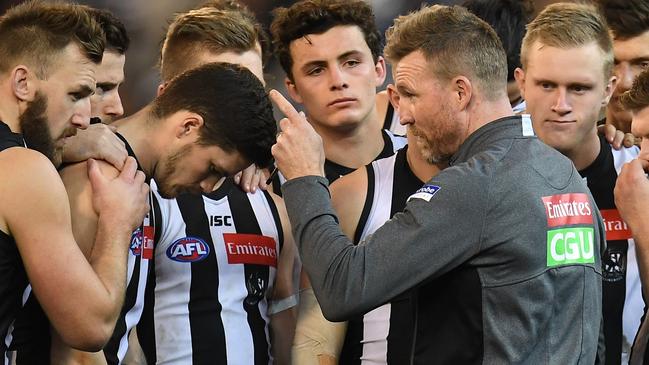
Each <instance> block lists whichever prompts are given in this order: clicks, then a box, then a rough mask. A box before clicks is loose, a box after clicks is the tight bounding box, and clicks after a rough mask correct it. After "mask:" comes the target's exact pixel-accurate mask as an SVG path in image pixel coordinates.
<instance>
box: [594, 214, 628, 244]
mask: <svg viewBox="0 0 649 365" xmlns="http://www.w3.org/2000/svg"><path fill="white" fill-rule="evenodd" d="M599 212H600V213H601V214H602V218H603V219H604V228H606V240H607V241H616V240H628V239H630V238H633V234H632V233H631V230H630V229H629V226H627V225H626V223H625V222H624V221H623V220H622V217H620V213H619V212H618V211H617V209H602V210H600V211H599Z"/></svg>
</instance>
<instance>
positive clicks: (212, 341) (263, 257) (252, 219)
mask: <svg viewBox="0 0 649 365" xmlns="http://www.w3.org/2000/svg"><path fill="white" fill-rule="evenodd" d="M153 190H155V189H153ZM157 198H159V201H160V208H161V219H160V220H158V222H160V223H159V224H160V225H161V226H162V227H163V228H162V229H161V235H160V239H159V241H158V242H157V243H156V245H155V253H154V258H155V259H154V268H153V272H154V273H155V275H151V278H150V282H149V287H148V289H147V301H146V302H147V305H146V309H145V314H144V317H143V320H142V322H141V324H140V326H138V338H139V339H140V343H141V345H142V349H143V351H144V354H145V356H146V359H147V363H148V364H270V363H272V361H273V358H272V356H271V349H270V333H269V321H270V318H269V316H268V314H267V310H268V299H267V298H268V295H269V294H270V293H271V291H272V288H273V285H274V281H275V276H276V270H277V261H278V258H279V252H280V249H281V246H282V244H283V234H282V227H281V223H280V219H279V214H278V212H277V208H276V206H275V203H274V202H273V200H272V198H271V197H270V195H269V194H268V193H266V192H258V193H256V194H246V193H244V192H242V191H241V190H239V189H238V188H236V187H235V186H234V183H233V181H232V179H226V180H225V182H224V183H223V185H222V186H221V187H219V188H218V189H217V190H215V191H213V192H212V193H210V194H206V195H198V194H186V195H181V196H179V197H178V198H176V199H175V200H173V199H162V198H161V197H159V196H158V197H157Z"/></svg>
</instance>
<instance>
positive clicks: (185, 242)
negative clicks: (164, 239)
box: [167, 237, 210, 262]
mask: <svg viewBox="0 0 649 365" xmlns="http://www.w3.org/2000/svg"><path fill="white" fill-rule="evenodd" d="M209 253H210V247H209V246H208V245H207V243H205V241H203V240H202V239H200V238H196V237H183V238H180V239H178V240H176V241H175V242H174V243H172V244H171V246H169V248H167V257H169V258H170V259H172V260H174V261H177V262H197V261H201V260H203V259H205V258H206V257H207V255H209Z"/></svg>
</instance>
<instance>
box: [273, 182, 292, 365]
mask: <svg viewBox="0 0 649 365" xmlns="http://www.w3.org/2000/svg"><path fill="white" fill-rule="evenodd" d="M269 195H270V196H271V198H272V199H273V202H274V203H275V206H276V207H277V212H278V213H279V218H280V221H281V225H282V233H283V235H284V244H283V245H282V250H281V251H280V254H279V258H278V260H277V274H276V275H275V283H274V285H273V292H272V294H271V297H270V306H269V314H270V318H271V319H270V327H271V331H272V333H273V336H272V342H273V343H272V347H273V355H274V357H275V362H276V363H277V364H290V363H291V356H290V355H291V344H292V343H293V336H294V334H295V317H296V309H295V305H296V304H297V295H296V294H297V286H296V285H295V284H294V280H293V267H294V264H295V261H296V257H297V249H296V248H295V243H294V242H293V235H292V234H291V226H290V223H289V221H288V215H287V214H286V208H285V207H284V201H283V200H282V198H280V197H279V196H277V195H275V194H273V193H271V192H269ZM296 363H297V362H296Z"/></svg>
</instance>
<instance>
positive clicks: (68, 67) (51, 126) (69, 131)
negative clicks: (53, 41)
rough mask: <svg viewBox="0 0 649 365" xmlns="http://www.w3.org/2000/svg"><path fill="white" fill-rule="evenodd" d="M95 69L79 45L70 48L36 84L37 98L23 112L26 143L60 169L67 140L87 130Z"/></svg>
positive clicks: (68, 47)
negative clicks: (82, 130) (78, 130)
mask: <svg viewBox="0 0 649 365" xmlns="http://www.w3.org/2000/svg"><path fill="white" fill-rule="evenodd" d="M95 68H96V66H95V64H93V63H92V62H90V60H88V59H87V58H86V57H85V56H84V55H83V54H82V53H81V51H80V50H79V47H78V46H77V45H75V44H70V45H68V46H67V47H66V48H64V50H63V51H62V52H61V53H60V54H59V55H57V56H56V57H55V59H54V61H53V62H52V64H51V65H50V67H49V69H48V70H47V71H48V74H47V77H46V78H45V80H38V81H36V83H37V85H38V88H37V91H36V93H35V95H34V98H33V100H31V101H29V102H27V103H26V105H25V108H24V109H23V110H22V112H21V116H20V124H21V129H22V132H23V135H24V137H25V141H26V142H27V144H28V145H29V146H30V147H32V148H34V149H36V150H38V151H40V152H42V153H43V154H45V155H46V156H47V157H48V158H50V160H52V162H53V163H54V164H55V165H57V166H58V165H59V164H60V163H61V156H62V150H63V146H64V145H65V143H66V140H67V138H68V137H71V136H73V135H75V134H76V132H77V128H81V129H85V128H86V127H88V124H89V121H90V95H91V94H92V93H93V91H94V89H95Z"/></svg>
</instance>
